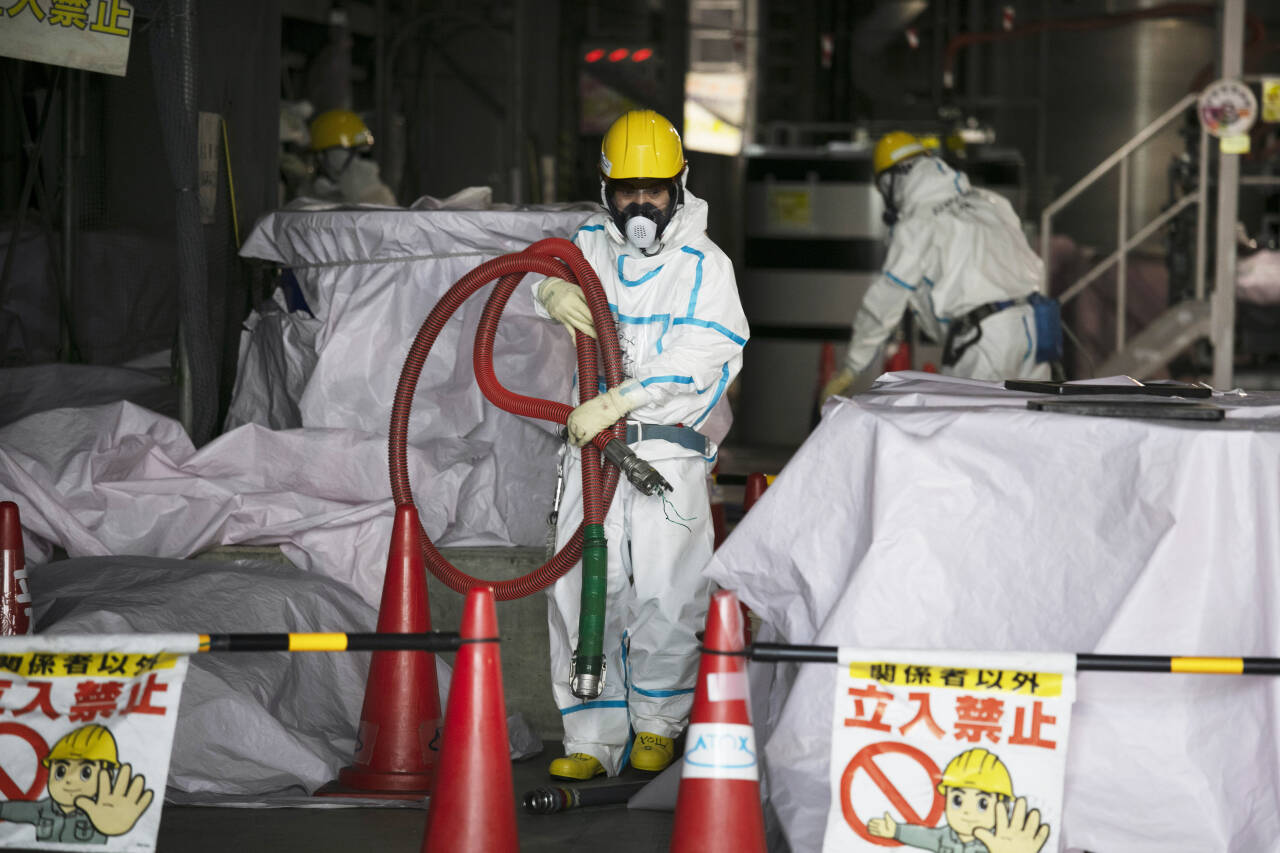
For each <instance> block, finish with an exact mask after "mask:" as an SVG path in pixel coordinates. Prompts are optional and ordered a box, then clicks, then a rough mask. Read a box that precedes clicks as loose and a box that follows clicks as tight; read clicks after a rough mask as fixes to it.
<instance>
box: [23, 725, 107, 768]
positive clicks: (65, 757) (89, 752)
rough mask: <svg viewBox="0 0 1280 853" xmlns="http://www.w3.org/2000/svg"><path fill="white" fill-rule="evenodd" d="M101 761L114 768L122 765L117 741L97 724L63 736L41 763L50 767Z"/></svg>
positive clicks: (105, 728) (103, 727) (104, 728)
mask: <svg viewBox="0 0 1280 853" xmlns="http://www.w3.org/2000/svg"><path fill="white" fill-rule="evenodd" d="M70 760H76V761H101V762H102V763H103V764H107V765H110V766H112V767H114V766H116V765H117V764H119V763H120V759H119V756H118V755H117V754H116V739H115V737H113V736H112V734H111V730H110V729H108V728H107V727H106V726H99V725H97V724H96V723H95V724H91V725H88V726H82V727H81V728H78V729H76V730H75V731H73V732H69V733H68V734H65V735H63V736H62V738H61V740H59V741H58V742H57V743H55V744H54V745H53V749H51V750H49V754H48V755H46V756H45V757H44V759H43V760H42V761H41V762H40V763H41V764H43V765H44V766H45V767H48V766H49V765H50V764H52V763H53V762H55V761H70Z"/></svg>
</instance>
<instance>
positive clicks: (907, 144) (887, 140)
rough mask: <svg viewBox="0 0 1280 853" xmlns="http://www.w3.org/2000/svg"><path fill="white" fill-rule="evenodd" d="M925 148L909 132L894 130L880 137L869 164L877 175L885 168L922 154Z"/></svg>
mask: <svg viewBox="0 0 1280 853" xmlns="http://www.w3.org/2000/svg"><path fill="white" fill-rule="evenodd" d="M926 150H927V149H926V148H925V147H924V146H923V145H921V144H920V140H919V139H916V138H915V137H914V136H913V135H911V134H910V133H907V132H906V131H905V130H895V131H893V132H892V133H886V134H885V135H884V136H882V137H880V141H879V142H877V143H876V148H875V151H874V152H872V154H871V165H872V167H873V168H874V169H875V173H876V175H877V176H878V175H879V174H880V173H881V172H884V171H885V170H886V169H892V168H893V167H894V166H896V165H898V164H899V163H902V162H904V161H906V160H910V159H911V158H912V157H917V156H919V155H921V154H924V153H925V152H926Z"/></svg>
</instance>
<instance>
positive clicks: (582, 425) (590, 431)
mask: <svg viewBox="0 0 1280 853" xmlns="http://www.w3.org/2000/svg"><path fill="white" fill-rule="evenodd" d="M648 401H649V392H648V391H646V390H644V386H642V385H641V384H640V383H639V382H635V381H631V382H624V383H622V384H621V385H619V386H617V387H616V388H610V389H609V390H608V391H606V392H605V393H603V394H601V395H600V396H599V397H593V398H591V399H590V400H588V401H587V402H585V403H583V404H582V405H581V406H578V408H576V409H574V410H573V411H572V412H570V413H569V421H568V424H567V426H568V427H569V443H570V444H572V445H573V446H574V447H582V446H583V445H584V444H586V443H588V442H589V441H591V439H593V438H595V437H596V436H597V435H598V434H599V433H600V431H601V430H604V429H608V428H609V427H611V426H613V425H614V424H615V423H616V422H617V421H618V419H619V418H624V417H626V415H627V412H629V411H631V410H632V409H634V408H637V407H638V406H643V405H644V404H645V403H647V402H648Z"/></svg>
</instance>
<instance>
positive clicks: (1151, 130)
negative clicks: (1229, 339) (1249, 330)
mask: <svg viewBox="0 0 1280 853" xmlns="http://www.w3.org/2000/svg"><path fill="white" fill-rule="evenodd" d="M1199 97H1200V96H1199V95H1198V94H1196V93H1191V94H1188V95H1185V96H1183V98H1182V99H1181V100H1179V101H1178V102H1177V103H1176V104H1174V105H1173V106H1172V107H1170V108H1169V109H1167V110H1165V111H1164V113H1162V114H1161V115H1160V116H1159V117H1158V118H1157V119H1156V120H1155V121H1153V122H1151V123H1150V124H1148V125H1147V126H1146V127H1144V128H1143V129H1142V130H1140V131H1138V133H1137V134H1136V135H1135V136H1134V137H1133V138H1132V139H1130V140H1129V141H1128V142H1126V143H1125V144H1124V145H1122V146H1120V148H1118V149H1116V151H1115V152H1113V153H1112V154H1111V156H1110V157H1108V158H1107V159H1105V160H1103V161H1102V162H1101V163H1099V164H1098V165H1097V166H1096V167H1095V168H1094V169H1093V170H1092V171H1090V172H1089V174H1087V175H1085V176H1084V177H1083V178H1081V179H1080V180H1078V181H1076V183H1075V184H1074V185H1072V187H1071V189H1069V190H1067V191H1066V192H1065V193H1063V194H1062V195H1060V196H1059V197H1058V198H1056V199H1054V200H1053V201H1052V202H1050V203H1049V204H1048V205H1047V206H1046V207H1045V209H1044V210H1043V211H1042V212H1041V214H1040V257H1041V259H1042V260H1043V261H1044V270H1043V272H1042V274H1041V283H1040V289H1041V291H1042V292H1043V293H1044V294H1046V295H1048V293H1049V274H1050V269H1049V247H1050V244H1051V242H1052V239H1053V217H1054V215H1055V214H1056V213H1058V212H1059V211H1060V210H1062V209H1063V208H1064V207H1066V206H1067V205H1068V204H1070V203H1071V202H1072V201H1074V200H1075V199H1076V198H1077V197H1078V196H1079V195H1080V194H1081V193H1083V192H1084V191H1085V190H1087V189H1088V188H1089V187H1091V186H1093V185H1094V184H1095V183H1097V182H1098V180H1100V179H1101V178H1102V177H1103V176H1104V175H1106V174H1107V173H1108V172H1110V171H1111V170H1112V169H1113V168H1115V167H1116V166H1119V167H1120V193H1119V200H1118V205H1117V215H1116V250H1115V251H1114V252H1112V253H1111V254H1109V255H1107V257H1105V258H1104V259H1103V260H1102V261H1100V262H1099V263H1098V264H1096V265H1095V266H1094V267H1093V268H1092V269H1090V270H1089V271H1088V272H1086V273H1085V274H1084V275H1082V276H1081V277H1080V278H1078V279H1076V281H1074V282H1072V284H1071V285H1070V286H1069V287H1067V289H1066V290H1064V291H1063V293H1062V295H1061V296H1060V297H1058V301H1059V303H1061V304H1064V305H1065V304H1066V303H1067V302H1069V301H1071V300H1072V299H1074V298H1075V297H1076V296H1078V295H1079V294H1080V293H1081V292H1082V291H1083V290H1084V289H1085V288H1086V287H1088V286H1089V285H1090V284H1092V283H1093V282H1094V281H1096V280H1097V279H1098V278H1099V277H1101V276H1102V274H1103V273H1105V272H1107V270H1109V269H1111V267H1112V266H1115V267H1116V268H1117V275H1116V318H1117V319H1116V349H1117V350H1121V349H1123V348H1124V345H1125V328H1124V315H1125V307H1126V306H1125V297H1126V292H1125V275H1126V272H1127V269H1126V257H1127V255H1128V253H1129V250H1131V249H1133V248H1134V247H1135V246H1138V245H1140V244H1142V243H1143V242H1144V241H1145V240H1147V238H1149V237H1150V236H1151V235H1152V234H1154V233H1155V232H1156V231H1157V230H1159V229H1160V228H1162V227H1163V226H1165V225H1166V224H1168V222H1169V220H1171V219H1173V217H1174V216H1176V215H1177V214H1178V213H1180V212H1181V211H1182V210H1183V209H1185V208H1186V207H1187V206H1188V205H1190V204H1192V203H1195V204H1196V205H1197V210H1196V279H1195V296H1196V299H1197V300H1200V299H1204V290H1205V281H1204V256H1205V244H1206V240H1207V235H1206V231H1205V204H1204V202H1205V198H1206V192H1207V185H1208V159H1209V158H1208V155H1209V143H1208V134H1207V133H1206V132H1205V131H1204V128H1203V127H1202V128H1201V130H1200V164H1199V166H1200V180H1199V184H1198V186H1197V188H1196V191H1195V192H1194V193H1191V194H1190V195H1187V196H1184V197H1183V198H1181V199H1179V200H1178V201H1177V202H1176V203H1175V204H1174V205H1172V206H1171V207H1170V208H1169V209H1167V210H1165V211H1163V212H1162V213H1161V214H1160V215H1159V216H1157V217H1156V218H1155V219H1153V220H1152V221H1151V222H1149V223H1147V225H1145V226H1143V227H1142V228H1141V229H1140V230H1139V231H1138V232H1137V233H1135V234H1133V235H1130V234H1129V233H1128V232H1129V222H1128V218H1129V215H1128V213H1129V212H1128V203H1129V180H1128V178H1129V156H1130V155H1131V154H1133V152H1134V151H1136V150H1137V149H1138V148H1141V147H1142V146H1143V145H1144V144H1145V143H1146V142H1147V141H1148V140H1150V139H1151V138H1152V137H1153V136H1155V135H1156V134H1157V133H1159V132H1160V131H1162V130H1164V129H1165V128H1166V127H1167V126H1168V125H1169V124H1170V123H1172V122H1173V121H1175V120H1176V119H1178V118H1180V117H1181V116H1182V114H1183V113H1184V112H1185V111H1186V110H1187V109H1188V108H1190V107H1192V106H1194V105H1195V103H1196V102H1197V100H1198V99H1199Z"/></svg>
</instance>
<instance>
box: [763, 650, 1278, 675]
mask: <svg viewBox="0 0 1280 853" xmlns="http://www.w3.org/2000/svg"><path fill="white" fill-rule="evenodd" d="M744 654H745V655H746V656H747V657H748V658H750V659H751V660H754V661H761V662H773V663H783V662H785V663H839V662H840V660H839V654H840V647H839V646H792V645H787V644H785V643H755V644H753V645H752V646H750V647H749V648H748V649H747V650H746V652H744ZM913 654H915V655H918V654H919V652H918V651H914V652H913ZM975 654H976V653H975ZM877 655H881V656H882V655H883V652H882V651H879V650H877ZM1076 672H1169V673H1193V674H1198V675H1280V658H1263V657H1239V658H1229V657H1193V656H1177V655H1101V654H1077V655H1076Z"/></svg>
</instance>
